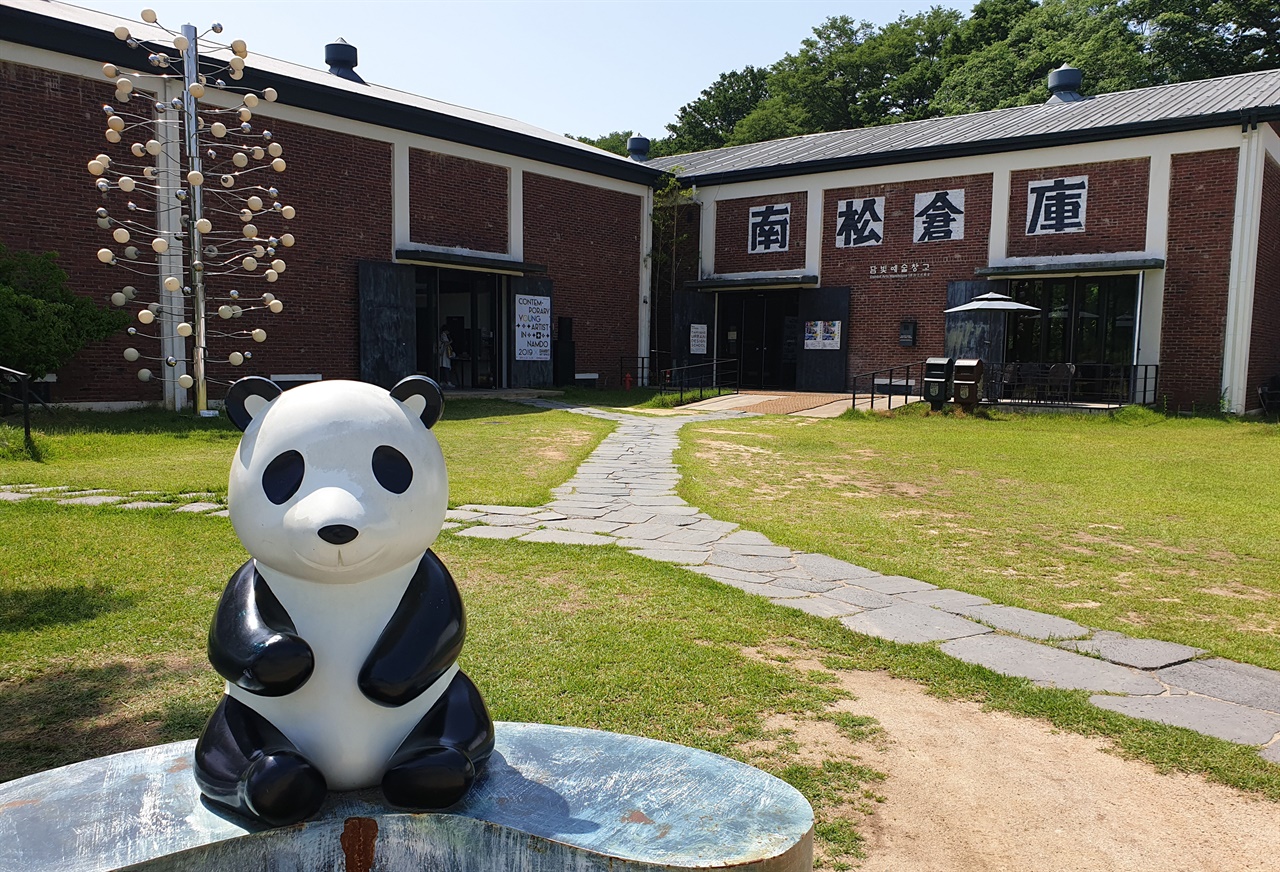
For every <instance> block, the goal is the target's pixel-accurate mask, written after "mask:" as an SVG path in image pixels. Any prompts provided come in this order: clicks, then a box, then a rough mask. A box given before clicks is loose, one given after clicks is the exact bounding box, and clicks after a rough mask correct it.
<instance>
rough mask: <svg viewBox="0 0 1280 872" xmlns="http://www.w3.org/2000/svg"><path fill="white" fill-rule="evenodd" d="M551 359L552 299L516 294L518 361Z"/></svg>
mask: <svg viewBox="0 0 1280 872" xmlns="http://www.w3.org/2000/svg"><path fill="white" fill-rule="evenodd" d="M550 359H551V298H550V297H529V296H525V295H524V294H516V360H550Z"/></svg>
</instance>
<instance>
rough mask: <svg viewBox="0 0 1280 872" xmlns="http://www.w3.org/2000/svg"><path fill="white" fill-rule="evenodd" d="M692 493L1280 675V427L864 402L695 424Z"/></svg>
mask: <svg viewBox="0 0 1280 872" xmlns="http://www.w3.org/2000/svg"><path fill="white" fill-rule="evenodd" d="M682 435H683V440H684V441H683V447H682V448H681V450H680V451H679V453H678V455H677V460H678V462H679V463H680V466H681V470H682V471H683V473H684V474H685V479H684V480H683V481H682V482H681V485H680V492H681V494H682V495H683V496H684V497H685V498H686V499H687V500H688V501H689V502H690V503H692V504H694V505H697V506H700V507H702V508H703V509H704V510H706V511H708V512H710V513H711V514H712V515H714V516H716V517H719V518H724V519H727V520H728V519H731V520H733V521H737V522H740V523H741V524H742V525H743V526H744V527H745V528H747V529H752V530H759V531H760V532H762V533H765V534H766V535H768V536H769V537H770V538H772V539H773V540H774V541H776V542H778V543H780V544H786V545H790V546H792V547H794V548H797V549H801V550H806V551H818V552H822V553H825V554H830V555H832V556H835V557H840V558H844V559H847V560H850V561H852V562H854V563H858V564H861V565H864V566H868V567H871V568H873V569H876V570H879V571H881V572H884V573H886V574H901V575H908V576H913V577H915V578H919V579H922V580H924V581H929V582H932V583H934V584H938V585H944V586H947V587H953V588H957V589H960V590H964V591H968V592H971V593H974V594H978V595H981V596H984V597H988V598H990V599H991V600H993V601H995V602H998V603H1003V604H1006V605H1012V606H1022V607H1025V608H1030V609H1036V610H1038V611H1044V612H1051V613H1053V614H1058V615H1062V616H1064V617H1068V618H1071V619H1073V620H1076V621H1078V622H1080V623H1082V624H1085V625H1088V626H1094V627H1100V628H1105V629H1110V630H1118V631H1120V632H1125V633H1129V634H1131V635H1136V636H1144V637H1152V638H1158V639H1166V640H1168V641H1173V642H1182V643H1185V644H1188V645H1195V646H1198V647H1201V648H1205V649H1208V650H1210V651H1212V652H1214V653H1215V654H1219V655H1222V656H1225V657H1230V658H1232V659H1235V660H1241V661H1244V662H1248V663H1254V664H1257V665H1259V666H1266V667H1270V668H1273V669H1274V668H1280V488H1277V487H1276V484H1275V483H1276V481H1277V480H1278V479H1280V427H1277V426H1276V425H1275V424H1269V423H1257V422H1240V421H1230V420H1213V419H1177V418H1165V417H1163V416H1159V415H1156V414H1154V413H1151V412H1147V411H1145V410H1141V409H1131V410H1126V411H1125V412H1123V413H1121V414H1120V415H1118V416H1117V417H1115V418H1112V417H1109V416H1080V415H1073V416H1059V415H1034V414H1033V415H1006V416H1003V417H1000V418H997V419H987V418H979V417H954V416H940V415H931V416H927V417H925V416H922V415H920V414H918V413H908V414H903V415H897V416H894V417H884V416H882V415H851V416H848V417H846V418H844V419H837V420H831V421H813V420H807V419H800V418H793V417H762V418H753V419H748V420H743V421H735V422H723V421H720V422H715V423H706V424H701V425H694V426H692V427H691V428H689V429H686V430H684V431H682Z"/></svg>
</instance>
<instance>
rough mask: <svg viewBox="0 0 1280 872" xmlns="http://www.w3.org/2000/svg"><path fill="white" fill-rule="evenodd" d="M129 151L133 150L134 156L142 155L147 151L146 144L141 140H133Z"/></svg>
mask: <svg viewBox="0 0 1280 872" xmlns="http://www.w3.org/2000/svg"><path fill="white" fill-rule="evenodd" d="M129 151H131V152H133V156H134V157H142V156H143V155H145V154H146V153H147V149H146V146H144V145H143V144H142V143H141V142H135V143H134V144H133V145H131V146H129Z"/></svg>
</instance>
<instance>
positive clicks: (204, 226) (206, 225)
mask: <svg viewBox="0 0 1280 872" xmlns="http://www.w3.org/2000/svg"><path fill="white" fill-rule="evenodd" d="M212 229H213V222H212V221H210V220H209V219H208V218H201V219H200V220H199V221H197V222H196V230H199V231H200V232H201V233H208V232H209V231H210V230H212Z"/></svg>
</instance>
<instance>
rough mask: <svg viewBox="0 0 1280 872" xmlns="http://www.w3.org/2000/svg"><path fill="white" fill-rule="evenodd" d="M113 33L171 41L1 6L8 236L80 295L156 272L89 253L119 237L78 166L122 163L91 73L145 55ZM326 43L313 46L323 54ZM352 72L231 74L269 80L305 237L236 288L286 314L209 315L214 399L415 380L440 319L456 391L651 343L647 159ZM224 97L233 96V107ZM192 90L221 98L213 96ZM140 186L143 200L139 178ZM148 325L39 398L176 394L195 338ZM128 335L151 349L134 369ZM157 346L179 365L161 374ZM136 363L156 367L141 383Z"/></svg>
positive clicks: (26, 7) (613, 374)
mask: <svg viewBox="0 0 1280 872" xmlns="http://www.w3.org/2000/svg"><path fill="white" fill-rule="evenodd" d="M122 24H123V25H126V26H127V27H128V28H129V30H130V32H131V33H132V34H133V35H134V36H135V37H137V38H139V39H144V40H147V41H149V42H151V43H153V44H154V45H160V46H166V45H169V44H170V43H171V40H172V37H171V36H170V35H168V34H166V33H164V32H163V31H161V30H158V29H157V28H155V27H152V26H149V25H145V24H143V23H141V22H137V21H123V20H120V19H117V18H115V17H113V16H108V15H103V14H98V13H95V12H91V11H88V10H85V9H82V8H78V7H73V6H69V5H64V4H60V3H56V2H38V0H12V2H4V3H0V94H2V95H3V98H2V103H3V105H4V106H5V107H7V108H9V109H11V110H12V111H11V112H10V115H11V121H12V120H13V119H16V118H17V117H18V116H19V115H20V116H21V118H22V119H23V120H22V122H21V123H16V122H14V123H9V124H6V125H5V128H4V131H3V133H0V215H4V216H5V219H6V220H5V221H4V222H2V223H3V226H0V243H2V244H4V245H5V246H7V247H8V248H10V249H13V250H27V251H35V252H41V251H50V250H54V251H57V252H58V255H59V264H60V265H61V266H62V268H63V269H65V270H66V271H67V273H68V274H69V275H70V278H71V284H72V287H73V289H74V290H75V291H76V292H77V293H81V294H85V295H88V296H90V297H93V298H95V299H97V300H99V301H102V302H103V303H104V304H105V303H106V301H107V300H108V298H109V297H110V296H111V294H112V293H113V292H116V291H120V290H121V287H122V286H124V285H134V286H137V285H140V284H141V283H142V282H144V281H150V282H152V283H155V282H157V278H156V277H155V276H154V275H153V276H151V277H146V276H138V275H135V274H132V273H128V272H125V271H122V270H121V269H119V268H114V267H110V266H107V265H104V264H102V263H99V262H98V260H97V258H96V256H95V253H96V252H97V251H98V249H99V248H100V247H102V246H103V245H110V244H111V238H110V236H111V232H110V230H109V229H103V228H102V227H100V226H98V224H97V223H95V217H94V212H95V209H97V208H98V207H99V206H100V205H102V204H103V203H104V202H105V201H106V197H105V195H102V194H100V193H99V192H98V191H97V190H96V189H95V188H94V184H93V183H94V179H93V177H91V176H90V175H89V174H88V173H86V171H85V165H86V162H87V161H89V160H91V159H93V157H94V155H96V154H98V153H100V152H106V153H115V154H119V155H122V156H123V157H125V158H127V157H128V152H127V147H128V141H127V140H126V141H125V143H124V144H123V145H116V146H114V148H115V150H116V151H115V152H111V151H110V150H111V149H112V148H113V146H111V145H110V144H109V143H108V142H107V141H106V140H105V139H104V131H105V129H106V119H105V117H104V114H103V112H102V108H101V107H102V106H103V105H104V104H112V103H115V102H117V101H116V98H115V97H114V93H115V86H114V83H113V82H112V81H111V80H108V79H107V78H105V76H104V74H103V69H102V65H103V63H104V62H110V63H113V64H116V65H117V66H119V67H121V68H127V69H132V70H138V69H141V70H142V71H143V72H148V71H149V70H148V69H147V66H146V58H147V50H145V49H141V50H140V49H130V48H129V47H128V46H127V45H126V44H125V43H123V42H121V41H120V40H119V39H117V38H116V37H115V36H114V35H113V29H114V28H115V27H117V26H119V25H122ZM263 48H266V47H263ZM322 51H323V47H322V46H319V45H318V46H316V54H317V59H319V57H320V56H321V53H322ZM225 56H227V57H229V55H225ZM350 72H352V70H350V69H349V68H348V69H346V70H342V69H338V68H335V69H334V70H330V71H319V70H314V69H309V68H306V67H301V66H297V65H293V64H288V63H284V62H281V61H277V60H274V59H271V58H266V57H263V56H260V55H256V54H250V55H249V56H248V58H247V66H246V70H245V78H244V80H243V81H241V82H239V83H238V84H242V85H245V86H247V87H249V88H253V89H255V90H258V91H261V89H263V88H266V87H272V88H274V89H276V91H277V92H278V93H279V99H278V101H277V102H274V103H262V104H260V105H259V106H258V107H257V108H256V109H255V110H254V112H253V124H255V125H259V126H261V127H265V128H268V129H270V130H271V132H272V134H273V136H274V141H275V142H278V143H280V144H281V145H282V146H283V148H284V156H285V158H287V164H288V167H289V169H288V171H287V172H286V173H284V174H283V175H282V176H281V177H280V178H279V181H278V187H279V190H280V191H281V196H282V198H283V199H284V201H285V202H287V203H288V204H290V205H292V206H294V207H295V208H296V211H297V217H296V218H295V219H294V220H293V221H292V222H291V223H290V224H289V226H288V228H287V229H288V230H289V231H290V232H292V233H293V234H294V235H295V236H296V238H297V243H296V245H295V246H294V247H292V248H290V249H287V250H286V251H285V252H283V256H284V257H286V258H287V265H288V270H287V273H285V274H282V275H281V276H280V281H279V282H278V283H277V284H274V285H265V284H261V283H259V284H254V285H252V288H251V290H248V288H249V286H248V285H246V291H245V292H246V293H251V294H253V295H257V294H260V293H261V292H262V291H264V290H267V289H270V291H273V292H274V293H275V294H276V295H277V296H278V297H279V299H280V300H281V301H282V302H283V303H284V310H283V311H282V312H281V313H279V314H278V315H265V316H264V319H263V322H262V326H263V327H265V329H266V330H267V332H268V339H267V341H265V342H263V343H261V344H255V343H253V342H251V341H250V342H248V343H246V342H245V341H244V339H243V338H237V337H234V336H221V335H219V333H221V332H229V331H221V330H219V327H220V326H221V325H220V324H219V323H218V321H217V319H216V318H215V319H213V320H212V321H211V332H210V338H209V341H208V348H209V368H208V372H209V379H210V381H211V385H210V388H209V395H210V397H211V398H212V399H213V400H215V401H216V400H217V399H219V398H220V397H221V395H222V392H223V390H225V384H226V383H228V382H230V381H232V380H234V379H235V378H237V377H239V376H241V375H246V374H250V373H253V374H259V375H270V376H281V377H293V378H315V377H323V378H364V379H367V380H371V381H379V382H393V381H395V380H396V379H398V378H400V377H403V376H404V375H406V374H408V373H411V372H423V373H428V374H431V375H436V376H439V374H440V371H439V363H440V360H439V357H440V336H441V333H442V332H448V333H449V337H450V341H451V344H452V348H453V351H454V353H455V355H456V356H455V357H454V359H453V361H452V363H453V365H452V367H451V369H452V373H451V375H452V378H453V380H454V381H455V382H456V383H458V384H459V385H460V386H465V387H502V386H522V385H530V384H550V383H551V382H552V381H553V377H555V376H557V375H559V376H560V377H561V378H562V379H563V378H568V379H572V378H573V376H574V375H575V374H577V373H598V374H600V375H601V376H602V377H603V378H605V379H606V380H608V381H610V382H611V383H613V384H616V383H617V379H618V377H619V375H618V374H619V372H620V367H619V365H620V361H621V360H622V359H623V358H629V359H630V360H632V361H634V360H635V359H636V358H638V357H642V356H645V355H647V354H648V350H649V349H648V339H649V335H650V325H649V318H648V285H649V264H648V260H647V257H646V255H647V253H648V234H649V214H650V209H651V202H652V186H653V184H654V182H655V181H656V180H657V179H659V178H660V177H661V176H662V173H661V172H660V171H658V170H656V169H654V168H650V167H645V166H643V165H641V164H639V163H637V162H635V161H630V160H627V159H625V158H620V157H617V156H615V155H612V154H608V153H606V152H603V151H600V150H599V149H595V148H592V147H590V146H587V145H584V144H582V143H579V142H576V141H575V140H572V139H570V138H568V137H565V136H561V135H558V134H554V133H551V132H548V131H545V130H540V129H538V128H535V127H532V126H530V125H525V124H522V123H520V122H517V121H512V120H511V119H508V118H503V117H500V116H494V115H488V114H486V113H483V112H476V111H472V110H468V109H463V108H460V107H457V106H452V105H449V104H445V103H439V102H437V101H433V100H430V99H426V98H421V97H415V96H413V95H408V94H405V93H403V92H400V91H394V90H391V89H388V88H382V87H379V86H376V85H369V84H366V83H364V82H363V81H361V80H360V79H359V76H358V75H349V76H348V75H345V73H350ZM140 81H147V80H140ZM140 87H141V86H140ZM152 87H153V92H154V95H155V96H154V98H152V97H151V96H150V95H147V97H146V99H162V100H168V99H169V98H170V97H171V96H173V95H171V94H170V93H169V92H168V91H166V90H165V89H166V88H168V89H170V90H172V89H173V88H174V87H176V88H177V91H176V92H175V93H176V94H180V93H181V87H182V86H181V81H180V80H179V81H178V82H177V83H176V84H175V83H169V84H165V83H158V82H157V83H156V84H154V85H153V86H152ZM210 91H213V89H212V88H211V89H210ZM223 96H225V101H224V102H225V104H226V105H231V106H234V105H236V103H237V102H238V99H239V98H238V97H236V98H231V97H229V96H226V95H223ZM206 99H208V100H211V101H212V102H213V103H214V105H217V104H218V101H219V100H220V99H223V97H220V96H219V95H218V94H217V92H215V93H213V94H211V95H209V96H207V98H206ZM140 103H141V101H139V100H136V99H135V100H132V101H131V102H130V104H129V108H130V111H147V110H145V109H143V110H138V109H136V108H134V107H136V106H138V105H139V104H140ZM141 105H142V106H144V107H145V106H146V105H147V104H146V103H141ZM18 107H21V112H20V113H19V112H18V111H17V108H18ZM113 159H114V158H113ZM135 169H136V170H137V171H138V172H140V171H141V167H138V168H135ZM135 174H136V173H135ZM273 183H275V182H274V179H273ZM133 199H134V200H136V201H137V205H139V206H142V207H143V208H145V209H150V208H154V206H155V202H154V196H153V197H152V199H150V200H147V199H146V198H145V196H144V194H143V189H142V187H141V186H140V187H139V189H138V194H137V196H134V197H133ZM260 275H261V271H259V273H258V275H257V276H254V277H253V278H255V279H257V278H258V277H259V276H260ZM245 281H246V282H247V281H248V279H245ZM211 285H212V281H211ZM142 298H143V295H142V294H139V295H138V299H139V300H141V299H142ZM150 298H151V299H155V296H154V294H153V295H152V296H151V297H150ZM136 309H137V306H135V305H133V304H130V305H129V306H128V307H127V310H128V311H130V313H131V314H134V313H136ZM188 312H189V309H188ZM530 312H532V313H534V314H533V317H534V319H535V322H536V323H535V329H534V330H533V331H532V333H530V334H527V335H522V339H521V340H518V339H517V335H516V334H517V329H516V322H517V319H518V318H519V317H520V316H522V315H524V316H526V317H528V316H529V313H530ZM177 320H179V319H178V318H177V316H175V318H174V321H175V323H176V321H177ZM162 323H163V319H158V320H157V321H156V323H155V324H154V325H153V326H152V327H150V328H147V327H144V326H142V325H140V324H138V323H137V322H136V321H135V322H134V326H135V328H136V333H135V335H132V336H129V335H125V334H124V333H121V334H120V335H118V336H117V337H115V338H112V339H110V340H107V341H105V342H101V343H96V344H94V345H93V346H91V347H89V348H87V349H85V350H84V351H83V352H82V353H81V354H80V355H78V357H77V358H76V359H75V360H74V361H73V362H72V363H71V364H69V365H68V366H66V367H64V368H63V369H62V370H61V371H60V372H58V373H56V381H54V382H53V383H52V384H50V385H49V392H50V395H51V397H52V399H53V400H55V401H58V402H69V403H88V404H94V405H98V406H102V405H111V404H122V403H134V402H160V401H161V400H162V399H167V401H168V402H170V403H173V402H174V400H175V397H176V398H177V399H178V400H179V401H181V402H183V403H187V402H189V401H190V400H189V397H188V396H187V394H188V392H187V391H184V390H182V389H181V388H180V387H179V386H178V385H177V383H176V376H177V375H178V374H179V373H181V372H182V371H184V369H185V368H186V363H185V359H189V357H190V352H191V349H190V340H185V341H184V340H179V339H177V337H176V335H173V336H170V337H168V338H167V339H165V338H163V337H159V336H147V335H146V334H148V333H153V334H155V333H158V332H159V328H160V326H161V324H162ZM570 325H571V326H572V330H573V335H574V336H575V337H576V338H577V342H576V355H574V356H572V357H570V358H568V359H567V360H565V361H563V364H564V369H565V370H566V372H565V373H556V372H555V371H554V366H553V364H554V363H555V361H553V360H552V356H551V346H550V342H551V339H552V335H553V334H556V335H557V338H559V337H558V333H559V330H560V328H561V327H562V326H563V327H564V328H565V329H566V330H567V329H568V328H569V327H570ZM237 326H238V325H237ZM533 334H538V335H536V336H535V335H533ZM518 341H521V342H523V345H522V346H521V347H520V348H518V347H517V342H518ZM148 343H150V344H148ZM564 345H565V347H566V348H567V347H569V343H567V342H566V343H564ZM242 346H244V347H242ZM524 346H529V347H524ZM533 346H537V347H533ZM129 347H136V348H137V349H138V351H139V352H140V353H141V354H142V356H143V359H142V360H141V361H138V362H130V361H126V359H125V357H124V352H125V349H126V348H129ZM237 350H251V351H252V352H253V357H252V360H251V361H250V365H243V366H240V367H233V366H231V365H230V363H229V359H230V357H231V355H232V353H233V352H234V351H237ZM168 354H172V355H174V356H175V357H176V358H178V362H179V365H178V366H177V367H175V368H171V369H169V370H168V371H166V367H165V366H164V363H163V359H164V357H165V356H166V355H168ZM149 361H150V362H149ZM0 363H3V361H0ZM143 365H146V366H148V367H149V368H150V370H152V371H153V372H155V373H156V375H157V376H159V375H161V374H166V375H167V376H169V377H168V378H154V379H152V381H150V382H149V383H143V382H142V381H140V380H139V379H138V375H137V373H138V369H139V367H140V366H143Z"/></svg>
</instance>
